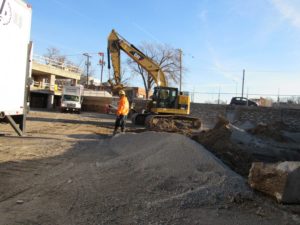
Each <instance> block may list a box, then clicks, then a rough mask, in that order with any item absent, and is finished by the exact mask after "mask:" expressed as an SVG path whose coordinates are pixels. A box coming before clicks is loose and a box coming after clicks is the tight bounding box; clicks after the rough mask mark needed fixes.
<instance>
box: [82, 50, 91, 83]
mask: <svg viewBox="0 0 300 225" xmlns="http://www.w3.org/2000/svg"><path fill="white" fill-rule="evenodd" d="M83 55H84V56H85V57H86V62H85V65H86V85H87V87H88V86H89V67H90V65H91V63H90V58H91V57H92V56H90V55H89V54H88V53H84V54H83Z"/></svg>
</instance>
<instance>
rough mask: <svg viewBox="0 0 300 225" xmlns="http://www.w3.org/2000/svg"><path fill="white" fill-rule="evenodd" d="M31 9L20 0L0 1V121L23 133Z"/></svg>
mask: <svg viewBox="0 0 300 225" xmlns="http://www.w3.org/2000/svg"><path fill="white" fill-rule="evenodd" d="M31 14H32V10H31V6H30V5H28V4H27V3H25V2H24V1H22V0H0V122H5V123H10V124H11V125H12V127H13V128H14V130H15V131H16V132H17V133H18V134H19V135H20V136H21V135H23V134H24V132H25V120H26V111H27V99H28V96H27V94H28V90H29V82H28V78H29V77H30V76H31V75H30V74H31V49H32V48H31V46H32V45H31V43H30V29H31Z"/></svg>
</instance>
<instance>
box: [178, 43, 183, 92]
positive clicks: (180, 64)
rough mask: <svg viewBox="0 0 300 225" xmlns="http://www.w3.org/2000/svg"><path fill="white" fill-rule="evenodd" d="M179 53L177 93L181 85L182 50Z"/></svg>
mask: <svg viewBox="0 0 300 225" xmlns="http://www.w3.org/2000/svg"><path fill="white" fill-rule="evenodd" d="M178 51H179V92H181V83H182V50H181V49H178Z"/></svg>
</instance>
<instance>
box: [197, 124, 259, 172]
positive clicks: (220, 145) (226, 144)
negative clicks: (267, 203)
mask: <svg viewBox="0 0 300 225" xmlns="http://www.w3.org/2000/svg"><path fill="white" fill-rule="evenodd" d="M231 134H232V131H231V129H230V127H229V122H228V121H227V120H226V119H224V118H219V121H218V122H217V123H216V125H215V127H214V128H213V129H211V130H208V131H203V132H201V133H199V134H197V135H194V136H193V139H194V140H195V141H197V142H198V143H200V144H202V145H203V146H205V147H206V148H207V149H208V150H209V151H211V152H212V153H213V154H214V155H216V156H217V157H218V158H220V159H221V160H222V161H223V162H224V163H225V164H226V165H227V166H229V167H230V168H231V169H232V170H234V171H235V172H237V173H239V174H241V175H243V176H248V173H249V169H250V168H251V163H252V162H253V160H254V159H253V157H252V156H251V155H250V154H249V153H248V152H246V151H244V150H243V148H242V147H241V146H240V145H238V144H236V143H234V142H233V141H232V140H231Z"/></svg>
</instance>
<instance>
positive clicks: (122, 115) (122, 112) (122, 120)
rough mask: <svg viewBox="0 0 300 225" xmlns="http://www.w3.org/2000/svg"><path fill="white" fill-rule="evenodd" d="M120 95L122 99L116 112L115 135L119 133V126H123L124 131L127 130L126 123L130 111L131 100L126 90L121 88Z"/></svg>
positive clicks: (122, 130)
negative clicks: (129, 100)
mask: <svg viewBox="0 0 300 225" xmlns="http://www.w3.org/2000/svg"><path fill="white" fill-rule="evenodd" d="M119 96H120V101H119V105H118V110H117V112H116V114H117V118H116V122H115V130H114V135H115V134H116V133H117V131H118V128H119V127H121V132H122V133H123V132H125V124H126V119H127V115H128V112H129V102H128V99H127V97H126V94H125V91H123V90H120V91H119Z"/></svg>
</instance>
